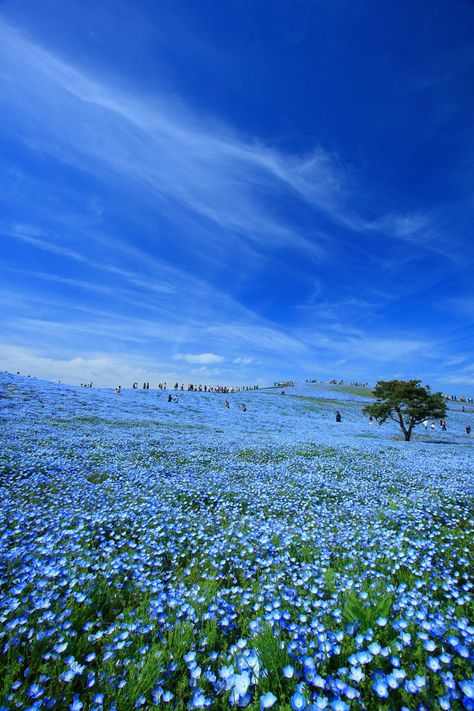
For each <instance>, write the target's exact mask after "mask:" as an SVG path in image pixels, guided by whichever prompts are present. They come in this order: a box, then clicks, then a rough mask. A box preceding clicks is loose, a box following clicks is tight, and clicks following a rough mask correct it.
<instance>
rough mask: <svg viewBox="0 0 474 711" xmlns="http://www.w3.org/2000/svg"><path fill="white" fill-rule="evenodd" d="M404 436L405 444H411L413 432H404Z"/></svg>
mask: <svg viewBox="0 0 474 711" xmlns="http://www.w3.org/2000/svg"><path fill="white" fill-rule="evenodd" d="M403 434H404V435H405V442H409V441H410V437H411V430H404V432H403Z"/></svg>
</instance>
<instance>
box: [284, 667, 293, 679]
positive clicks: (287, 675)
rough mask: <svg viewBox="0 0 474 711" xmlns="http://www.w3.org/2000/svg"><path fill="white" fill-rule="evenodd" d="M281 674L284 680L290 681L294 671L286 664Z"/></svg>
mask: <svg viewBox="0 0 474 711" xmlns="http://www.w3.org/2000/svg"><path fill="white" fill-rule="evenodd" d="M281 673H282V676H284V677H285V679H292V678H293V676H294V673H295V669H294V667H292V666H291V664H287V665H286V667H283V669H282V670H281Z"/></svg>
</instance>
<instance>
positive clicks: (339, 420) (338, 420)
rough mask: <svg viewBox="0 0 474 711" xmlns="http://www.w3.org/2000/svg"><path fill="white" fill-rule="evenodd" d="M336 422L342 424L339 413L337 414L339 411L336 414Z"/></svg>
mask: <svg viewBox="0 0 474 711" xmlns="http://www.w3.org/2000/svg"><path fill="white" fill-rule="evenodd" d="M336 422H342V417H341V413H340V412H339V410H338V411H337V412H336Z"/></svg>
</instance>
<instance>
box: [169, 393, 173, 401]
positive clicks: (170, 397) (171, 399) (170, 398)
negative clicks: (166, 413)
mask: <svg viewBox="0 0 474 711" xmlns="http://www.w3.org/2000/svg"><path fill="white" fill-rule="evenodd" d="M168 402H173V398H172V396H171V393H170V394H169V395H168Z"/></svg>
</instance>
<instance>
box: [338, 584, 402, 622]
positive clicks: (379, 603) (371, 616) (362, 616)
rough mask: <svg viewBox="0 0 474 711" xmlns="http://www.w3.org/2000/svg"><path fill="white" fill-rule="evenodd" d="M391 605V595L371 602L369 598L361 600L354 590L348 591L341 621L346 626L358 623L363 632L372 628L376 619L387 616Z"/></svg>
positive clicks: (382, 596)
mask: <svg viewBox="0 0 474 711" xmlns="http://www.w3.org/2000/svg"><path fill="white" fill-rule="evenodd" d="M392 603H393V597H392V595H381V596H380V597H377V600H376V601H373V602H372V601H371V600H370V598H369V600H367V601H364V600H362V599H361V598H360V597H359V595H358V594H357V593H356V592H355V591H354V590H350V591H349V592H348V593H347V594H346V596H345V600H344V607H343V609H342V619H343V620H344V622H345V623H346V624H349V623H350V622H357V621H358V622H360V626H361V630H362V631H365V630H367V629H369V627H374V625H375V621H376V619H377V618H378V617H387V616H388V614H389V612H390V609H391V607H392Z"/></svg>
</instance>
